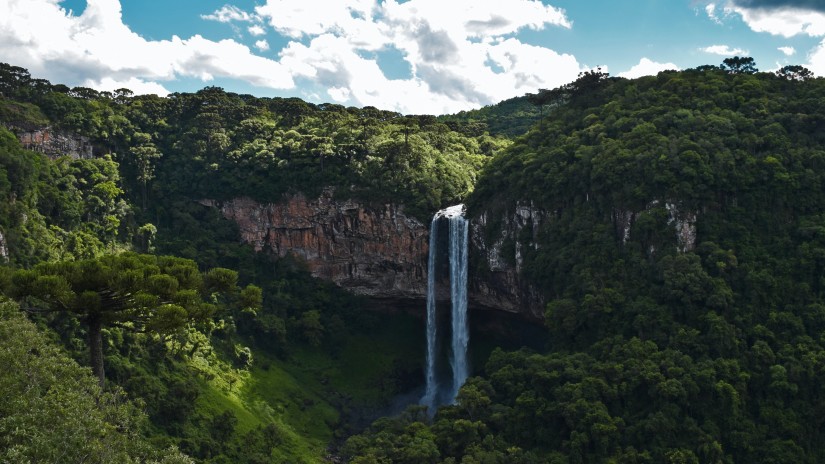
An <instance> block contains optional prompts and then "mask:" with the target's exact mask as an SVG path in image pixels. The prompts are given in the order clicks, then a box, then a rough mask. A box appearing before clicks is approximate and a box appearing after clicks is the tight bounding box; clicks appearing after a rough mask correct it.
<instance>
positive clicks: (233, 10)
mask: <svg viewBox="0 0 825 464" xmlns="http://www.w3.org/2000/svg"><path fill="white" fill-rule="evenodd" d="M201 18H202V19H206V20H209V21H218V22H220V23H231V22H232V21H241V22H248V21H253V20H254V16H252V15H251V14H249V13H247V12H246V11H243V10H241V9H240V8H238V7H236V6H233V5H224V6H223V7H221V9H219V10H217V11H215V12H214V13H212V14H208V15H201Z"/></svg>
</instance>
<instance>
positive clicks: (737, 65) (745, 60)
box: [722, 56, 759, 74]
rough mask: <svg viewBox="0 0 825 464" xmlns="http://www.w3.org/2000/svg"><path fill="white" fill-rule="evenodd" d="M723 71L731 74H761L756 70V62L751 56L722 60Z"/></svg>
mask: <svg viewBox="0 0 825 464" xmlns="http://www.w3.org/2000/svg"><path fill="white" fill-rule="evenodd" d="M722 69H723V70H725V71H727V72H729V73H731V74H755V73H757V72H759V70H758V69H756V61H754V59H753V58H751V57H749V56H743V57H739V56H734V57H733V58H725V59H724V60H722Z"/></svg>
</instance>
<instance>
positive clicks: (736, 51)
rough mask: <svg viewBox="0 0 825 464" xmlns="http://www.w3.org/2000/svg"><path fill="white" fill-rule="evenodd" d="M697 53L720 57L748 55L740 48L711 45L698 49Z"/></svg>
mask: <svg viewBox="0 0 825 464" xmlns="http://www.w3.org/2000/svg"><path fill="white" fill-rule="evenodd" d="M699 51H703V52H705V53H711V54H713V55H722V56H734V55H747V54H748V53H749V52H748V51H747V50H744V49H742V48H731V47H729V46H728V45H711V46H710V47H705V48H700V49H699Z"/></svg>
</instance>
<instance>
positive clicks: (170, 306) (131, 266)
mask: <svg viewBox="0 0 825 464" xmlns="http://www.w3.org/2000/svg"><path fill="white" fill-rule="evenodd" d="M213 276H214V277H213ZM205 277H206V278H205ZM236 282H237V274H236V273H235V272H234V271H231V270H229V269H220V268H217V269H213V270H211V271H210V272H209V273H207V274H206V275H205V276H204V275H203V274H201V272H200V271H199V270H198V268H197V265H196V264H195V262H194V261H191V260H187V259H183V258H176V257H171V256H154V255H139V254H136V253H123V254H120V255H108V256H103V257H101V258H98V259H87V260H82V261H74V262H58V263H41V264H39V265H37V266H35V267H34V268H33V269H32V270H20V271H17V272H15V273H14V274H13V275H12V291H11V292H12V294H13V295H14V296H15V297H16V298H18V299H20V300H21V301H23V302H24V308H25V309H27V310H29V311H32V312H54V311H66V312H70V313H74V314H77V315H78V316H80V317H81V318H82V319H83V321H84V322H85V323H86V326H87V341H88V346H89V358H90V363H91V366H92V371H93V372H94V373H95V375H96V376H97V378H98V381H99V383H100V385H101V386H103V385H104V383H105V371H104V367H103V337H102V333H101V330H102V329H103V327H105V326H109V325H120V326H124V327H129V328H134V329H136V330H143V331H151V332H155V333H159V334H165V333H170V332H174V331H176V330H178V329H180V328H182V327H183V326H185V325H186V324H188V323H190V322H198V321H205V320H207V319H209V318H210V317H212V316H213V315H214V314H215V312H216V311H217V307H216V306H215V305H214V304H212V303H207V302H206V301H205V300H206V299H207V298H211V297H215V298H213V299H216V298H217V297H219V296H220V295H221V294H224V295H225V294H228V293H233V292H235V291H236V290H237V285H236Z"/></svg>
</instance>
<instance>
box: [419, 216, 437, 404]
mask: <svg viewBox="0 0 825 464" xmlns="http://www.w3.org/2000/svg"><path fill="white" fill-rule="evenodd" d="M438 217H439V216H438V214H436V215H435V216H433V220H432V222H431V223H430V251H429V254H428V256H427V390H426V392H425V393H424V398H422V399H421V404H423V405H425V406H427V407H429V408H430V410H431V411H432V410H434V409H435V403H436V394H437V393H438V382H437V380H436V377H435V361H436V343H435V342H436V336H437V335H438V332H437V331H438V324H437V321H436V313H435V259H436V257H437V256H438V255H437V254H436V245H437V244H438Z"/></svg>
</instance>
